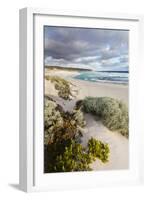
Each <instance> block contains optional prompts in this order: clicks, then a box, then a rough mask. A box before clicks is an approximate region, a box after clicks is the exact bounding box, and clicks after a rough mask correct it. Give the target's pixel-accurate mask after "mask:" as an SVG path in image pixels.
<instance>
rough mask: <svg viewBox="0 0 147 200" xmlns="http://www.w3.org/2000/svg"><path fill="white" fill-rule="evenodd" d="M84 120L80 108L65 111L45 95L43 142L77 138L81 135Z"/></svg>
mask: <svg viewBox="0 0 147 200" xmlns="http://www.w3.org/2000/svg"><path fill="white" fill-rule="evenodd" d="M85 124H86V122H85V119H84V115H83V113H82V111H81V110H75V109H74V110H73V111H71V112H65V111H64V110H63V109H62V107H61V106H59V105H58V104H56V102H54V101H53V100H52V99H51V98H47V97H45V104H44V143H45V144H48V143H53V142H57V141H60V140H63V139H72V138H76V137H77V138H78V137H79V136H81V135H82V130H83V127H84V126H85Z"/></svg>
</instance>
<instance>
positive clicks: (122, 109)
mask: <svg viewBox="0 0 147 200" xmlns="http://www.w3.org/2000/svg"><path fill="white" fill-rule="evenodd" d="M82 103H83V110H84V111H85V112H87V113H92V114H94V115H96V116H98V117H99V118H100V119H101V120H102V122H103V124H104V125H105V126H106V127H108V128H109V129H110V130H112V131H114V130H117V131H119V132H120V133H121V134H122V135H124V136H126V137H128V134H129V131H128V121H129V117H128V108H127V106H126V105H125V104H124V103H122V102H121V101H118V100H116V99H113V98H110V97H87V98H85V99H84V100H83V102H82Z"/></svg>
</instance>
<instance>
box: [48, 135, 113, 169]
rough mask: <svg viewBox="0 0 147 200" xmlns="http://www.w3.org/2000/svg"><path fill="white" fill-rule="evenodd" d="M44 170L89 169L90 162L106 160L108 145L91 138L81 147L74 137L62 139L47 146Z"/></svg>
mask: <svg viewBox="0 0 147 200" xmlns="http://www.w3.org/2000/svg"><path fill="white" fill-rule="evenodd" d="M46 156H47V159H48V162H45V172H73V171H90V170H92V169H91V167H90V164H91V163H92V162H93V161H95V160H96V158H98V159H100V160H101V161H102V162H104V163H105V162H107V161H108V156H109V146H108V145H107V144H104V143H102V142H100V141H98V140H96V139H94V138H91V139H90V140H89V142H88V146H87V147H83V146H82V145H81V144H80V143H78V142H76V141H75V140H74V139H69V140H63V141H62V142H61V141H60V142H58V143H53V144H50V145H48V146H47V148H46Z"/></svg>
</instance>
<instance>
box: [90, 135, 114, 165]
mask: <svg viewBox="0 0 147 200" xmlns="http://www.w3.org/2000/svg"><path fill="white" fill-rule="evenodd" d="M109 152H110V150H109V145H108V144H104V143H103V142H101V141H99V140H96V139H94V138H91V139H90V140H89V141H88V153H89V154H91V155H92V156H93V158H94V159H95V158H99V159H100V160H101V161H102V162H103V163H105V162H107V161H108V157H109Z"/></svg>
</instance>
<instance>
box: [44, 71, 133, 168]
mask: <svg viewBox="0 0 147 200" xmlns="http://www.w3.org/2000/svg"><path fill="white" fill-rule="evenodd" d="M77 74H79V72H78V71H64V70H48V69H45V76H48V75H49V76H52V75H53V76H60V77H62V78H65V79H66V80H68V81H70V82H71V83H72V84H74V85H75V87H76V89H77V90H78V93H77V96H76V98H75V99H73V100H71V101H65V100H63V99H61V98H60V97H58V93H57V91H56V90H55V88H54V85H53V84H52V83H51V82H50V81H48V80H45V95H47V96H51V97H53V98H54V99H55V100H56V102H57V103H58V104H60V105H62V107H63V108H64V109H65V110H68V111H70V110H72V109H73V107H74V106H75V103H76V101H77V100H79V99H84V98H85V97H87V96H91V97H104V96H105V97H112V98H115V99H119V100H121V101H123V102H124V103H125V104H126V105H128V85H123V84H112V83H102V82H90V81H83V80H77V79H74V78H73V77H74V76H75V75H77ZM85 119H86V122H87V124H86V128H85V131H84V134H83V137H82V143H83V145H86V144H87V141H88V139H90V138H91V137H94V138H96V139H98V140H101V141H103V142H105V143H108V144H109V146H110V158H109V162H108V163H105V164H103V163H101V162H100V161H99V160H96V161H95V162H94V163H92V165H91V167H92V168H93V170H113V169H114V170H115V169H127V168H128V166H129V140H128V139H127V138H125V137H124V136H122V135H121V134H119V133H117V132H112V131H110V130H108V129H107V128H106V127H105V126H104V125H103V124H102V123H101V122H100V121H97V120H96V119H95V118H94V117H93V116H92V115H90V114H85Z"/></svg>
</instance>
